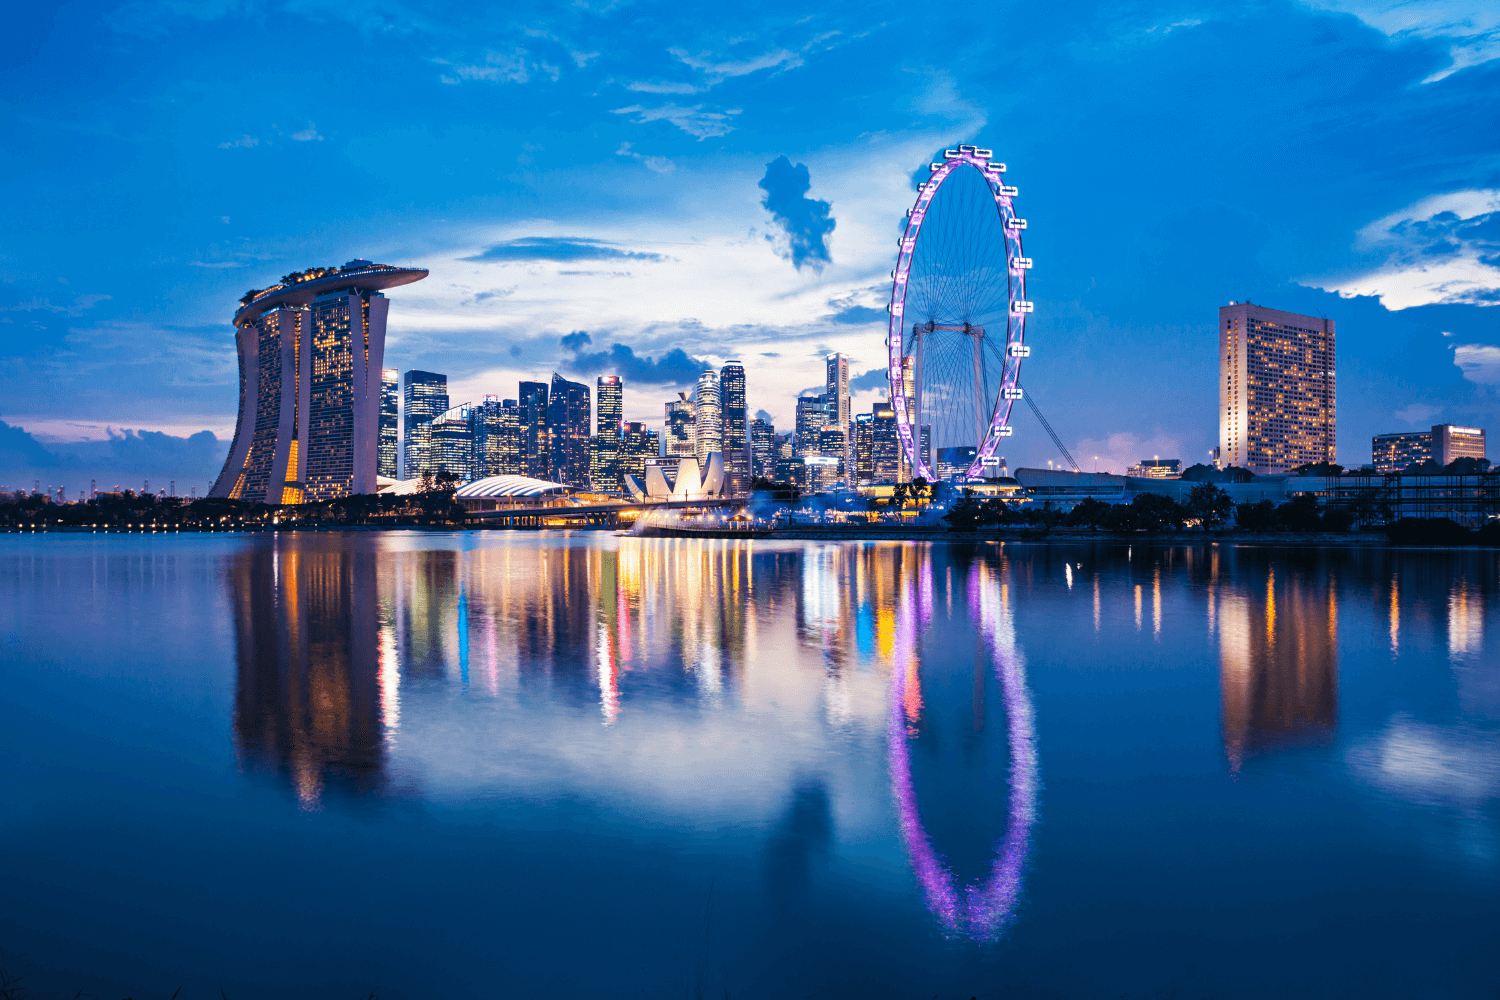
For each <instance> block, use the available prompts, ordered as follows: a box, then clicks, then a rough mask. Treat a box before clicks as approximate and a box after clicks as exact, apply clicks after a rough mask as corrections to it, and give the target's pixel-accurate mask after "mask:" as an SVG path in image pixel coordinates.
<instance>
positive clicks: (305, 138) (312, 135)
mask: <svg viewBox="0 0 1500 1000" xmlns="http://www.w3.org/2000/svg"><path fill="white" fill-rule="evenodd" d="M292 139H293V140H294V141H296V142H314V141H316V142H322V141H323V137H322V136H321V135H319V134H318V126H316V125H309V126H307V128H305V129H303V130H302V131H301V132H293V133H292Z"/></svg>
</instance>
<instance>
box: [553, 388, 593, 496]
mask: <svg viewBox="0 0 1500 1000" xmlns="http://www.w3.org/2000/svg"><path fill="white" fill-rule="evenodd" d="M592 415H593V413H592V407H591V406H590V405H589V387H588V386H586V385H584V384H583V383H582V382H569V381H568V380H567V379H565V378H563V377H562V376H561V375H559V374H557V373H556V372H553V373H552V395H551V397H550V398H549V400H548V402H547V430H548V432H549V434H550V435H551V439H552V478H553V479H554V480H555V481H556V482H559V483H563V484H565V485H568V486H574V487H577V488H579V489H588V488H589V418H590V417H591V416H592Z"/></svg>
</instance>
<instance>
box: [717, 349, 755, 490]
mask: <svg viewBox="0 0 1500 1000" xmlns="http://www.w3.org/2000/svg"><path fill="white" fill-rule="evenodd" d="M719 401H720V405H721V406H722V407H723V410H724V442H723V448H724V475H725V476H726V477H727V478H728V485H727V486H726V488H725V492H726V493H727V494H728V495H729V496H736V497H740V496H744V495H745V494H747V493H749V492H750V437H749V427H748V426H747V425H746V422H745V417H746V413H745V366H744V365H742V364H740V363H739V362H738V361H727V362H725V363H724V367H723V368H722V369H721V370H720V372H719Z"/></svg>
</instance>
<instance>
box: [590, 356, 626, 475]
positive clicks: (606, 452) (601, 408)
mask: <svg viewBox="0 0 1500 1000" xmlns="http://www.w3.org/2000/svg"><path fill="white" fill-rule="evenodd" d="M595 392H596V393H597V394H598V395H597V396H596V401H595V404H594V406H595V412H596V416H595V421H594V427H595V431H594V440H593V442H592V445H593V446H592V448H591V449H590V451H589V481H590V482H591V483H592V484H593V488H594V489H595V490H598V491H600V492H602V493H618V492H620V491H621V490H622V489H624V485H623V484H622V483H621V482H620V424H621V423H622V422H623V421H624V419H625V384H624V383H623V382H621V381H620V376H618V375H600V376H599V382H598V385H597V386H596V387H595Z"/></svg>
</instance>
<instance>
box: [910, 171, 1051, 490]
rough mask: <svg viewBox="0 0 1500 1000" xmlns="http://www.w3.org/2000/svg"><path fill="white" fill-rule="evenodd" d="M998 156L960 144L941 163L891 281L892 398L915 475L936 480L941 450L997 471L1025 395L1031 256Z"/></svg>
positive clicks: (914, 213) (978, 472) (974, 467)
mask: <svg viewBox="0 0 1500 1000" xmlns="http://www.w3.org/2000/svg"><path fill="white" fill-rule="evenodd" d="M993 155H994V154H993V153H992V152H991V151H990V150H988V149H980V148H978V147H976V146H959V147H958V148H957V149H950V150H947V151H946V152H944V153H943V162H941V163H934V164H932V165H931V171H932V176H931V177H930V178H929V179H928V180H927V182H926V183H925V184H923V185H922V186H921V187H920V188H919V189H918V191H917V203H916V204H915V205H914V206H913V207H912V209H911V211H910V212H909V213H907V222H906V231H905V232H904V233H903V234H902V236H901V242H900V247H901V249H900V252H899V253H898V254H897V256H896V270H895V271H893V272H892V274H891V277H892V278H893V279H894V280H893V282H892V285H891V304H890V327H889V331H888V333H887V336H886V344H887V346H888V348H889V351H888V356H889V364H888V366H887V373H886V374H887V377H888V378H889V381H890V390H891V396H890V398H891V401H892V406H893V407H894V409H895V411H896V430H897V433H898V434H899V435H900V437H901V448H902V450H903V451H904V452H905V453H906V458H907V460H908V461H909V462H910V463H911V467H912V474H913V475H914V476H924V477H926V478H927V479H934V478H936V477H935V476H934V475H933V472H932V466H933V465H934V464H935V456H936V455H937V453H938V449H940V448H955V447H957V448H974V449H976V454H975V456H974V460H973V463H972V464H971V465H970V466H969V470H968V474H969V475H970V476H971V477H980V476H984V475H986V474H990V475H992V474H993V473H992V472H989V471H988V470H989V469H990V467H992V466H997V465H999V464H1000V460H999V458H997V457H996V456H995V450H996V448H998V447H999V444H1000V439H1001V438H1003V437H1008V436H1009V435H1010V433H1011V428H1010V410H1011V406H1012V405H1013V404H1014V403H1015V401H1016V400H1018V399H1020V398H1021V386H1020V384H1019V379H1020V376H1021V360H1022V359H1023V358H1025V357H1026V356H1027V355H1028V354H1029V353H1030V348H1028V347H1027V346H1025V336H1026V317H1027V315H1028V314H1029V313H1030V312H1031V302H1030V301H1029V300H1028V299H1027V298H1026V272H1027V271H1028V270H1030V269H1031V260H1030V258H1028V257H1026V256H1025V254H1024V253H1023V251H1022V249H1021V231H1022V230H1023V229H1025V228H1026V220H1025V219H1022V218H1018V217H1017V216H1016V211H1015V198H1016V194H1017V191H1016V189H1015V188H1014V187H1009V186H1007V185H1006V184H1005V182H1004V180H1003V178H1002V176H1001V175H1003V174H1004V173H1005V164H1003V163H997V162H995V161H994V160H993V159H992V158H991V157H992V156H993Z"/></svg>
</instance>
